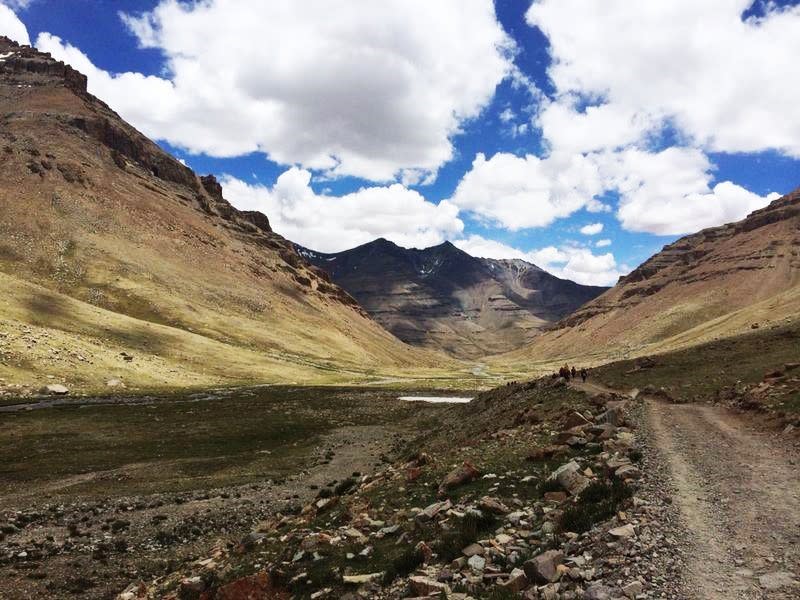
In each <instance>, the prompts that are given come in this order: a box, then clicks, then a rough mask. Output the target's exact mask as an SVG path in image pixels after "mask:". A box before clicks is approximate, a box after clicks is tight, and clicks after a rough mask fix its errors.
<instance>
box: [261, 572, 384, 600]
mask: <svg viewBox="0 0 800 600" xmlns="http://www.w3.org/2000/svg"><path fill="white" fill-rule="evenodd" d="M382 578H383V573H382V572H381V573H365V574H364V575H344V576H343V577H342V581H343V582H344V583H352V584H355V585H361V584H362V583H369V582H370V581H379V580H381V579H382ZM257 597H260V596H257Z"/></svg>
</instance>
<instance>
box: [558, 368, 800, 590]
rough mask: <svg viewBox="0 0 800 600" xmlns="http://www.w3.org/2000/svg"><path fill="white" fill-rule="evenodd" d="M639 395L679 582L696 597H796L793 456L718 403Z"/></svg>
mask: <svg viewBox="0 0 800 600" xmlns="http://www.w3.org/2000/svg"><path fill="white" fill-rule="evenodd" d="M572 385H573V387H575V388H578V389H582V390H583V391H586V392H588V393H600V392H608V391H613V390H610V388H607V387H606V386H604V385H602V384H601V383H599V382H592V381H591V380H590V381H587V382H586V383H582V382H573V384H572ZM617 393H620V392H619V391H617ZM625 395H627V394H625ZM643 402H644V411H643V414H644V419H645V423H644V425H645V427H644V429H645V431H646V433H647V435H648V437H649V439H648V440H647V441H648V445H649V446H650V447H651V448H653V449H654V451H655V452H657V453H658V454H659V455H660V459H661V460H662V462H664V463H665V464H666V466H667V467H668V472H669V479H670V481H668V482H664V483H665V484H666V485H669V486H670V487H671V489H672V490H673V501H674V502H675V504H676V505H677V507H678V508H679V510H680V515H681V519H682V521H683V527H684V529H685V530H684V531H683V532H682V537H683V536H685V539H686V541H687V543H688V544H687V557H686V559H687V560H686V565H687V573H686V574H685V575H686V584H687V586H686V587H687V588H688V589H689V590H693V591H694V595H695V598H697V599H698V600H717V599H719V600H723V599H724V600H750V599H756V598H758V599H769V600H789V599H790V598H791V599H795V600H796V599H797V598H800V473H798V465H800V457H798V456H797V455H796V454H795V452H794V451H793V450H792V449H791V448H787V447H785V445H782V444H781V442H780V439H779V438H778V437H777V436H776V435H775V434H774V433H772V432H768V431H761V430H759V429H756V428H754V427H753V426H752V425H751V424H749V423H748V422H747V421H746V419H745V418H744V417H742V416H741V415H737V414H736V413H733V412H732V411H730V410H727V409H725V408H723V407H719V406H711V405H706V404H672V403H667V402H664V401H661V400H657V399H654V398H648V397H644V398H643Z"/></svg>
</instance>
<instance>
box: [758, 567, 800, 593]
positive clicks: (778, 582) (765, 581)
mask: <svg viewBox="0 0 800 600" xmlns="http://www.w3.org/2000/svg"><path fill="white" fill-rule="evenodd" d="M758 583H759V585H760V586H761V587H762V588H764V589H765V590H767V591H775V590H780V589H782V588H786V587H790V586H795V585H797V582H796V581H795V579H794V576H793V575H792V574H791V573H787V572H786V571H777V572H775V573H766V574H764V575H761V576H760V577H759V578H758Z"/></svg>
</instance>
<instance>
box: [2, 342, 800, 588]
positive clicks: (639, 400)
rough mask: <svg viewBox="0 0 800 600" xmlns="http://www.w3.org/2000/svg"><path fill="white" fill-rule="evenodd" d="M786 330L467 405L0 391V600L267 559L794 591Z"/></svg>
mask: <svg viewBox="0 0 800 600" xmlns="http://www.w3.org/2000/svg"><path fill="white" fill-rule="evenodd" d="M798 335H800V332H798V330H797V328H795V327H792V328H789V329H780V330H775V331H772V332H770V333H769V334H768V335H765V334H764V333H754V334H752V335H749V336H745V337H742V338H737V339H730V340H723V341H720V342H718V343H714V344H710V345H707V346H703V347H698V348H695V349H692V350H685V351H681V352H678V353H673V354H669V355H661V356H657V357H652V358H649V359H647V360H642V359H637V360H636V361H624V362H621V363H616V364H611V365H608V366H606V367H602V368H599V369H596V370H594V371H592V372H591V373H590V377H589V380H588V381H587V382H586V383H581V382H572V383H571V384H570V385H565V384H564V382H563V381H560V380H553V379H551V378H550V377H546V378H543V379H539V380H534V381H528V382H521V383H513V384H508V385H505V386H501V387H498V388H495V389H493V390H490V391H489V392H485V393H481V394H479V395H478V396H477V397H476V399H475V400H473V401H472V402H471V403H470V404H461V405H455V404H453V405H447V404H425V403H420V402H413V403H412V402H402V401H400V400H398V396H400V395H409V394H410V393H411V392H410V390H408V389H407V388H404V389H403V390H402V391H399V390H391V389H380V388H378V389H374V388H369V387H367V386H361V387H340V388H335V387H290V386H284V387H277V386H267V387H256V388H240V389H216V390H206V391H203V392H196V393H187V394H182V395H180V394H179V395H172V396H163V397H159V396H150V397H143V396H138V397H130V398H96V399H88V398H83V399H81V398H76V399H73V400H68V401H65V403H64V404H63V405H58V404H55V405H48V404H47V403H45V404H36V403H29V404H27V405H25V406H24V407H22V408H20V407H13V408H12V407H10V406H5V407H2V406H0V599H2V600H17V599H20V600H21V599H23V598H31V597H48V598H81V599H98V600H99V599H105V598H114V597H115V596H116V595H117V594H118V593H120V592H122V591H123V590H125V589H126V588H128V586H129V585H131V584H132V583H133V584H134V587H133V588H128V589H129V592H128V594H127V595H123V596H121V597H125V598H129V599H132V598H136V599H138V598H161V597H173V598H175V597H178V598H181V599H183V598H200V597H201V595H200V592H199V591H197V589H203V590H205V591H206V592H204V593H210V594H211V596H207V597H208V598H214V597H215V596H214V594H215V593H217V592H216V591H218V590H220V589H222V588H223V587H224V586H229V585H238V584H237V583H236V582H237V581H245V582H246V583H245V585H255V584H257V583H258V582H257V581H256V583H254V581H255V580H253V579H252V577H253V576H254V574H258V573H266V572H270V573H275V574H276V575H275V577H276V579H275V582H274V583H275V585H276V586H280V590H281V592H280V593H281V594H284V595H280V594H279V595H277V596H275V597H276V598H283V597H288V594H289V592H291V595H292V596H293V597H297V598H309V597H312V594H314V596H313V597H314V598H322V597H325V598H334V597H344V595H346V594H351V596H349V597H353V596H352V594H353V593H359V592H363V593H364V594H366V596H362V597H374V598H400V597H408V595H409V594H410V593H411V591H412V590H413V591H414V592H415V593H416V592H419V590H422V589H428V590H429V591H434V592H438V591H441V590H443V589H451V590H452V592H453V595H452V597H453V598H461V599H465V598H469V597H473V598H484V597H485V598H493V599H497V598H503V599H506V598H517V597H518V598H526V599H527V598H551V599H555V600H568V599H570V598H576V597H581V596H580V594H583V596H582V597H584V598H595V599H596V600H597V599H602V598H605V599H609V598H618V597H619V598H622V597H623V596H625V597H627V598H631V599H632V598H637V599H640V598H670V599H672V600H722V599H726V600H727V599H730V600H755V599H765V600H767V599H768V600H789V599H790V598H797V597H798V594H800V480H798V477H797V467H798V464H800V438H798V436H797V432H798V428H800V418H799V417H798V412H797V407H798V406H800V364H798V363H796V362H791V360H792V359H793V358H794V357H795V356H796V342H797V339H798ZM652 384H655V385H652ZM657 386H658V387H657ZM634 387H635V388H638V389H640V390H641V391H636V392H628V390H632V388H634ZM423 390H424V386H422V387H421V388H420V390H419V392H421V393H422V392H423ZM444 393H445V394H450V395H452V394H455V393H457V392H454V391H450V392H444ZM423 395H430V392H429V391H428V392H425V393H424V394H423ZM458 395H463V393H461V394H458ZM630 398H635V399H634V400H631V399H630ZM612 423H613V424H612ZM576 424H577V425H576ZM573 463H574V465H575V467H574V469H575V470H574V474H573V477H572V478H567V479H566V480H565V481H563V482H562V481H561V479H559V478H558V477H556V478H555V479H553V477H551V475H554V474H555V473H556V472H558V471H559V469H561V468H563V467H565V466H569V465H570V464H573ZM467 464H469V465H474V466H475V468H476V469H477V471H476V476H474V477H473V478H472V480H469V481H465V482H464V483H463V484H459V485H458V486H456V487H454V488H453V489H448V490H446V493H445V496H447V499H446V500H443V499H442V498H443V496H442V489H441V487H440V483H441V482H443V481H445V480H447V478H448V477H450V476H451V475H452V474H453V473H454V472H455V473H458V472H460V471H463V469H464V468H465V465H467ZM471 468H472V467H470V469H471ZM470 469H467V471H469V470H470ZM576 480H577V481H578V483H589V482H591V487H590V489H591V490H592V492H591V493H590V494H589V496H588V497H584V496H583V495H582V492H580V491H576V490H573V489H571V486H572V485H573V484H574V483H575V482H576ZM486 507H490V508H489V509H487V508H486ZM479 508H480V509H481V510H483V511H484V513H485V512H486V511H487V510H489V512H492V511H496V512H495V513H494V514H490V515H486V514H484V516H485V517H487V518H486V519H484V518H483V517H481V518H480V519H479V520H477V521H475V520H474V519H473V520H472V521H470V520H469V519H468V518H465V516H467V515H473V514H475V511H476V510H478V509H479ZM428 515H431V516H428ZM420 548H421V550H419V551H418V549H420ZM412 551H413V552H412ZM467 551H469V552H470V553H471V552H473V551H474V552H478V553H479V554H480V556H481V557H482V558H483V560H477V559H476V560H475V561H472V562H469V563H468V562H467V556H468V555H467V554H465V553H466V552H467ZM548 552H556V553H558V552H560V553H561V558H559V559H558V560H560V561H563V563H562V564H558V565H557V566H558V570H557V571H553V572H552V573H550V574H548V577H551V578H550V579H547V578H542V577H543V576H542V575H541V573H539V572H538V570H537V568H538V567H537V568H533V567H531V563H532V561H535V559H537V557H539V556H542V555H544V554H547V553H548ZM469 556H470V558H472V556H473V555H469ZM587 557H588V558H587ZM479 563H480V564H479ZM551 566H554V568H555V566H556V565H555V562H554V563H553V565H551ZM523 567H524V568H523ZM529 567H530V568H529ZM362 576H363V577H367V579H364V580H360V579H358V578H359V577H362ZM348 577H349V578H351V580H350V581H348V580H347V578H348ZM353 577H355V578H356V579H355V580H352V578H353ZM537 578H538V579H537ZM196 588H197V589H196ZM215 590H216V591H215ZM325 590H327V591H325ZM284 591H285V593H284ZM323 591H324V594H323V595H316V594H318V593H319V592H323ZM576 594H578V596H576ZM603 594H607V595H603ZM615 594H616V595H615ZM217 597H227V596H224V595H223V596H219V595H217Z"/></svg>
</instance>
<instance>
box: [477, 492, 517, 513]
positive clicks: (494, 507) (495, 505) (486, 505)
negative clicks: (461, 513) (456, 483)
mask: <svg viewBox="0 0 800 600" xmlns="http://www.w3.org/2000/svg"><path fill="white" fill-rule="evenodd" d="M478 506H479V507H480V508H481V509H482V510H485V511H487V512H490V513H494V514H496V515H507V514H508V513H510V512H511V509H510V508H508V507H507V506H506V505H505V504H503V503H502V502H500V500H498V499H497V498H492V497H491V496H484V497H483V498H481V499H480V501H479V502H478Z"/></svg>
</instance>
